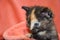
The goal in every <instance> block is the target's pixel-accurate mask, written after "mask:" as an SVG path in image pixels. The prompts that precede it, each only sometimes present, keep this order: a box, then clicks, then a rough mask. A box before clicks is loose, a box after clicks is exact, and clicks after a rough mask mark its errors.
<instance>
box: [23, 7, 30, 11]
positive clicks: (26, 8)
mask: <svg viewBox="0 0 60 40" xmlns="http://www.w3.org/2000/svg"><path fill="white" fill-rule="evenodd" d="M22 8H23V9H24V10H25V11H29V10H30V8H29V7H26V6H22Z"/></svg>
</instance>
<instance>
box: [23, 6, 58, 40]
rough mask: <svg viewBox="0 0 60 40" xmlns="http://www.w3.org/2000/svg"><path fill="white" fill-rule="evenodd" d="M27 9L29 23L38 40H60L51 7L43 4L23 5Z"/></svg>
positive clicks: (33, 35)
mask: <svg viewBox="0 0 60 40" xmlns="http://www.w3.org/2000/svg"><path fill="white" fill-rule="evenodd" d="M22 8H23V9H24V10H26V17H27V25H28V27H29V28H30V30H31V32H32V36H31V37H32V38H34V39H36V40H58V34H57V31H56V29H55V25H54V21H53V14H52V12H51V10H50V9H48V8H47V7H43V6H34V7H27V6H23V7H22Z"/></svg>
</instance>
